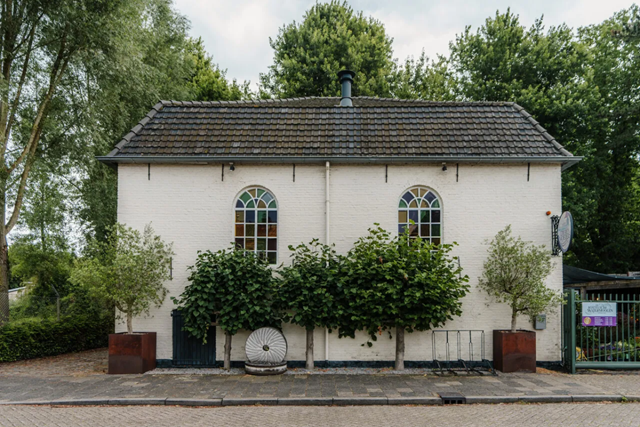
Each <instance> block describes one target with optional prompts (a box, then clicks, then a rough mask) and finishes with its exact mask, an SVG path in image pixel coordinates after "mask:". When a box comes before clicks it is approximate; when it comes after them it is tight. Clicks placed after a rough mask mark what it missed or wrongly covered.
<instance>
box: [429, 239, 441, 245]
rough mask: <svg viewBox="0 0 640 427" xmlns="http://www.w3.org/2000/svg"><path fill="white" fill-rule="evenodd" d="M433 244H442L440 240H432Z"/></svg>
mask: <svg viewBox="0 0 640 427" xmlns="http://www.w3.org/2000/svg"><path fill="white" fill-rule="evenodd" d="M431 243H433V244H434V245H439V244H440V238H436V239H431Z"/></svg>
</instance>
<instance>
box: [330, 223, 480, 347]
mask: <svg viewBox="0 0 640 427" xmlns="http://www.w3.org/2000/svg"><path fill="white" fill-rule="evenodd" d="M452 248H453V246H452V245H439V246H433V245H431V244H430V243H427V242H425V241H423V240H421V239H412V238H410V237H409V235H408V234H406V233H405V234H403V235H401V236H399V237H392V236H391V234H390V233H389V232H387V231H385V230H383V229H382V228H380V227H379V226H377V224H376V227H375V228H372V229H369V234H368V235H367V236H365V237H362V238H360V239H359V240H358V241H357V242H356V243H355V244H354V246H353V248H352V249H351V250H350V251H349V253H348V255H347V257H346V260H345V262H344V264H343V266H342V270H341V274H342V276H343V277H342V286H343V288H344V294H343V298H342V300H341V302H340V303H341V304H342V306H343V307H342V311H343V315H342V317H341V319H340V330H339V332H340V335H341V336H350V337H353V336H354V334H355V332H356V331H358V330H364V331H366V332H367V333H368V334H369V336H370V337H371V339H372V340H374V341H375V340H376V334H378V333H381V332H382V331H383V330H386V329H390V328H392V327H396V326H400V327H404V328H405V329H406V330H407V331H409V332H413V331H414V330H418V331H425V330H429V329H432V328H437V327H440V326H442V325H444V323H445V322H446V321H447V320H452V319H453V316H459V315H460V314H461V313H462V310H461V306H462V302H461V301H460V300H461V299H462V298H463V297H464V296H465V295H466V293H467V291H468V289H469V287H468V285H467V284H466V283H467V282H468V277H467V276H461V272H462V269H461V268H460V267H459V266H457V265H456V264H455V261H456V260H457V258H455V257H453V258H452V257H450V255H449V253H450V251H451V249H452Z"/></svg>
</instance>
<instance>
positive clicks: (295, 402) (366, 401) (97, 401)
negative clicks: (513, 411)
mask: <svg viewBox="0 0 640 427" xmlns="http://www.w3.org/2000/svg"><path fill="white" fill-rule="evenodd" d="M465 399H466V404H467V405H473V404H475V405H478V404H501V403H518V402H523V403H571V402H576V403H580V402H584V403H587V402H588V403H597V402H622V401H623V400H627V401H633V402H637V401H640V396H624V397H623V396H622V395H617V394H585V395H543V396H465ZM11 405H20V406H24V405H30V406H133V405H146V406H165V405H171V406H254V405H264V406H266V405H269V406H274V405H282V406H370V405H423V406H439V405H442V399H441V398H439V397H429V396H424V397H420V396H414V397H280V398H276V397H224V398H217V399H216V398H214V399H181V398H112V399H109V398H91V399H56V400H34V401H18V402H7V401H4V402H0V406H11Z"/></svg>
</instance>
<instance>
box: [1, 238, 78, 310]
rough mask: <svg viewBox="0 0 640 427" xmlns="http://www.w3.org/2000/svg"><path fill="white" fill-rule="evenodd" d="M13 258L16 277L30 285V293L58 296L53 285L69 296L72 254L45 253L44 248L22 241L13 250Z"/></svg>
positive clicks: (49, 251) (13, 271) (49, 250)
mask: <svg viewBox="0 0 640 427" xmlns="http://www.w3.org/2000/svg"><path fill="white" fill-rule="evenodd" d="M9 259H10V261H11V275H12V277H14V278H17V279H19V280H20V281H21V282H22V283H23V284H24V285H26V284H27V283H28V284H29V288H30V289H29V292H31V293H33V294H35V295H38V296H42V297H54V296H55V292H54V291H53V290H52V289H51V286H52V285H53V286H54V287H55V288H56V290H57V291H58V292H59V293H60V294H61V295H66V293H67V288H68V286H69V284H68V282H67V280H68V279H69V275H70V273H71V268H72V266H73V260H74V256H73V254H72V253H70V252H67V251H63V250H56V249H53V248H51V249H48V250H44V251H43V250H42V247H41V246H40V245H34V244H31V243H28V242H25V241H24V240H22V239H21V240H18V241H17V242H15V243H14V244H12V245H11V246H10V247H9Z"/></svg>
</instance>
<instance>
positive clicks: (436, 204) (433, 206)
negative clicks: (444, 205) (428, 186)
mask: <svg viewBox="0 0 640 427" xmlns="http://www.w3.org/2000/svg"><path fill="white" fill-rule="evenodd" d="M431 207H432V208H439V207H440V201H439V200H437V199H436V201H434V202H433V203H432V204H431Z"/></svg>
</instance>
